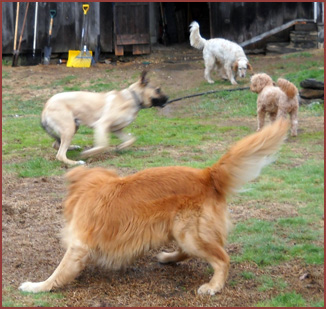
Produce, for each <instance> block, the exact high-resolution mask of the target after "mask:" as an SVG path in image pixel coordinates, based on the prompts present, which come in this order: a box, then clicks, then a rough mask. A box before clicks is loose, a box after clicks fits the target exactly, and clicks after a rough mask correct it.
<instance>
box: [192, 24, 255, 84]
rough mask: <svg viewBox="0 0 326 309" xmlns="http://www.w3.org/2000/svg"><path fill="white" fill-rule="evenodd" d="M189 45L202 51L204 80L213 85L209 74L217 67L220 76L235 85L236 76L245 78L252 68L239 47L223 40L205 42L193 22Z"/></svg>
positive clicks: (197, 26) (197, 25)
mask: <svg viewBox="0 0 326 309" xmlns="http://www.w3.org/2000/svg"><path fill="white" fill-rule="evenodd" d="M190 45H191V46H192V47H195V48H197V49H200V50H201V49H202V50H203V58H204V61H205V79H206V80H207V81H208V82H209V83H210V84H212V83H214V81H213V80H212V78H211V72H212V71H213V70H214V68H215V67H217V69H218V71H219V74H220V76H221V77H222V78H223V79H228V80H229V81H230V82H231V84H232V85H236V84H237V82H236V80H235V78H236V75H238V76H239V77H245V76H246V73H247V69H249V70H252V67H251V65H250V63H249V61H248V59H247V57H246V55H245V53H244V51H243V49H242V47H241V46H240V45H238V44H237V43H234V42H231V41H228V40H225V39H220V38H216V39H210V40H205V39H204V38H202V37H201V35H200V32H199V24H198V23H197V22H196V21H193V22H192V23H191V24H190Z"/></svg>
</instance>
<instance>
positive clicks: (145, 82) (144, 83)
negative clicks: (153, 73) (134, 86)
mask: <svg viewBox="0 0 326 309" xmlns="http://www.w3.org/2000/svg"><path fill="white" fill-rule="evenodd" d="M146 74H147V71H145V70H144V71H143V72H142V73H141V75H140V83H141V85H142V86H144V87H145V86H147V85H148V83H149V80H148V79H147V78H146Z"/></svg>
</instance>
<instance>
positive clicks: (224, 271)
mask: <svg viewBox="0 0 326 309" xmlns="http://www.w3.org/2000/svg"><path fill="white" fill-rule="evenodd" d="M203 249H204V250H203ZM202 250H203V251H202V257H203V258H204V259H205V260H206V261H207V262H208V263H209V264H211V266H212V267H213V269H214V275H213V277H212V279H211V280H210V281H209V282H208V283H205V284H203V285H202V286H201V287H200V288H199V289H198V294H209V295H214V294H215V293H217V292H220V291H221V290H222V289H223V287H224V285H225V281H226V279H227V276H228V273H229V267H230V258H229V256H228V254H227V253H226V251H225V250H224V248H223V247H222V246H220V245H218V244H216V243H215V244H205V245H204V246H203V248H202Z"/></svg>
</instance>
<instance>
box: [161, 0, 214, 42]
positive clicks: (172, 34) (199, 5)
mask: <svg viewBox="0 0 326 309" xmlns="http://www.w3.org/2000/svg"><path fill="white" fill-rule="evenodd" d="M159 10H160V17H161V18H160V25H161V28H162V29H163V27H164V24H165V32H166V34H167V41H166V42H165V43H167V44H174V43H184V42H188V41H189V25H190V23H191V22H192V21H194V20H195V21H197V22H198V23H199V25H200V33H201V35H202V36H203V37H204V38H206V39H209V38H210V18H209V16H210V14H209V3H208V2H190V3H187V2H176V3H173V2H163V3H162V4H161V5H160V7H159ZM163 19H164V21H165V23H163V22H162V20H163ZM162 33H163V31H160V34H161V35H162ZM159 41H160V42H161V43H163V40H162V37H160V38H159Z"/></svg>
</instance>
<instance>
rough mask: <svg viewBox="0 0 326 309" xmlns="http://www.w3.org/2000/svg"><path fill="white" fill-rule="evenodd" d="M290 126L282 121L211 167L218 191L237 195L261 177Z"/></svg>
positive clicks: (223, 193)
mask: <svg viewBox="0 0 326 309" xmlns="http://www.w3.org/2000/svg"><path fill="white" fill-rule="evenodd" d="M288 127H289V123H288V121H287V120H284V119H282V118H280V119H279V120H277V121H276V122H274V123H273V124H272V125H269V126H266V127H265V128H264V129H263V130H261V131H260V132H257V133H254V134H252V135H249V136H248V137H246V138H244V139H242V140H240V141H239V142H238V143H236V144H235V145H234V146H233V147H232V148H231V149H230V150H229V151H228V152H227V153H226V154H225V155H224V156H222V158H221V159H220V160H219V161H218V162H217V163H215V164H214V165H213V166H212V168H211V177H212V179H213V182H214V186H215V188H216V190H217V191H218V192H219V193H220V194H222V195H226V194H229V193H235V192H237V191H239V190H240V189H241V187H242V186H243V185H244V184H246V183H247V182H249V181H251V180H253V179H255V178H256V177H258V175H259V174H260V171H261V169H262V168H263V167H264V166H266V165H268V164H269V163H271V162H272V161H273V155H274V154H275V153H276V152H277V151H278V150H279V148H280V146H281V145H282V143H283V141H284V140H285V138H286V135H287V131H288Z"/></svg>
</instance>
